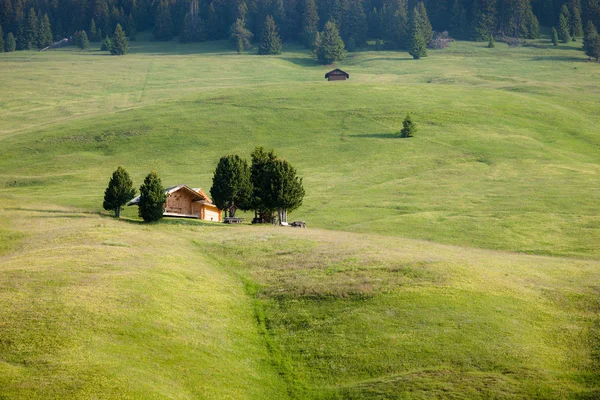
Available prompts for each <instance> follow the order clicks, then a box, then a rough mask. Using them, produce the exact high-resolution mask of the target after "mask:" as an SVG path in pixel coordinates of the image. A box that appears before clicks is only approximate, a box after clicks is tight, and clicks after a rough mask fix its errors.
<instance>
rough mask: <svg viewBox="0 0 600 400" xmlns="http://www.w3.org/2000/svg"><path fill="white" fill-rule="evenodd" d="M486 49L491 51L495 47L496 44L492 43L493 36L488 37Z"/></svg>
mask: <svg viewBox="0 0 600 400" xmlns="http://www.w3.org/2000/svg"><path fill="white" fill-rule="evenodd" d="M487 47H488V49H493V48H494V47H496V42H495V41H494V35H490V41H489V42H488V45H487Z"/></svg>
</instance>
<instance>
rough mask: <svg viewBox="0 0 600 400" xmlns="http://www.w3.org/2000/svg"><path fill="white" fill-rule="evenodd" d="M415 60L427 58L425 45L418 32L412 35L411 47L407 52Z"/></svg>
mask: <svg viewBox="0 0 600 400" xmlns="http://www.w3.org/2000/svg"><path fill="white" fill-rule="evenodd" d="M408 54H410V55H411V56H412V58H414V59H415V60H418V59H420V58H423V57H427V44H426V43H425V39H423V36H421V34H420V33H419V32H418V31H415V32H414V33H413V37H412V42H411V47H410V50H409V52H408Z"/></svg>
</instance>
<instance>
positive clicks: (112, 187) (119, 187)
mask: <svg viewBox="0 0 600 400" xmlns="http://www.w3.org/2000/svg"><path fill="white" fill-rule="evenodd" d="M134 196H135V189H134V187H133V182H132V181H131V178H130V177H129V174H128V173H127V171H125V169H124V168H123V167H118V168H117V170H116V171H115V172H113V174H112V177H111V178H110V181H109V182H108V187H107V188H106V190H105V191H104V203H103V204H102V206H103V207H104V209H105V210H107V211H114V212H115V217H117V218H119V216H120V215H121V207H123V206H124V205H125V204H127V202H128V201H129V200H131V199H132V198H133V197H134Z"/></svg>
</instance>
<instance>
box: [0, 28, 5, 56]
mask: <svg viewBox="0 0 600 400" xmlns="http://www.w3.org/2000/svg"><path fill="white" fill-rule="evenodd" d="M0 53H4V32H3V31H2V25H0Z"/></svg>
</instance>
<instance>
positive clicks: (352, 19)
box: [340, 0, 368, 46]
mask: <svg viewBox="0 0 600 400" xmlns="http://www.w3.org/2000/svg"><path fill="white" fill-rule="evenodd" d="M343 19H344V20H343V23H342V29H341V32H340V34H341V36H342V39H343V40H345V41H349V40H350V38H354V42H355V45H356V46H363V45H364V44H365V43H366V42H367V30H368V25H367V16H366V14H365V11H364V8H363V3H362V0H346V5H345V10H344V12H343Z"/></svg>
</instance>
